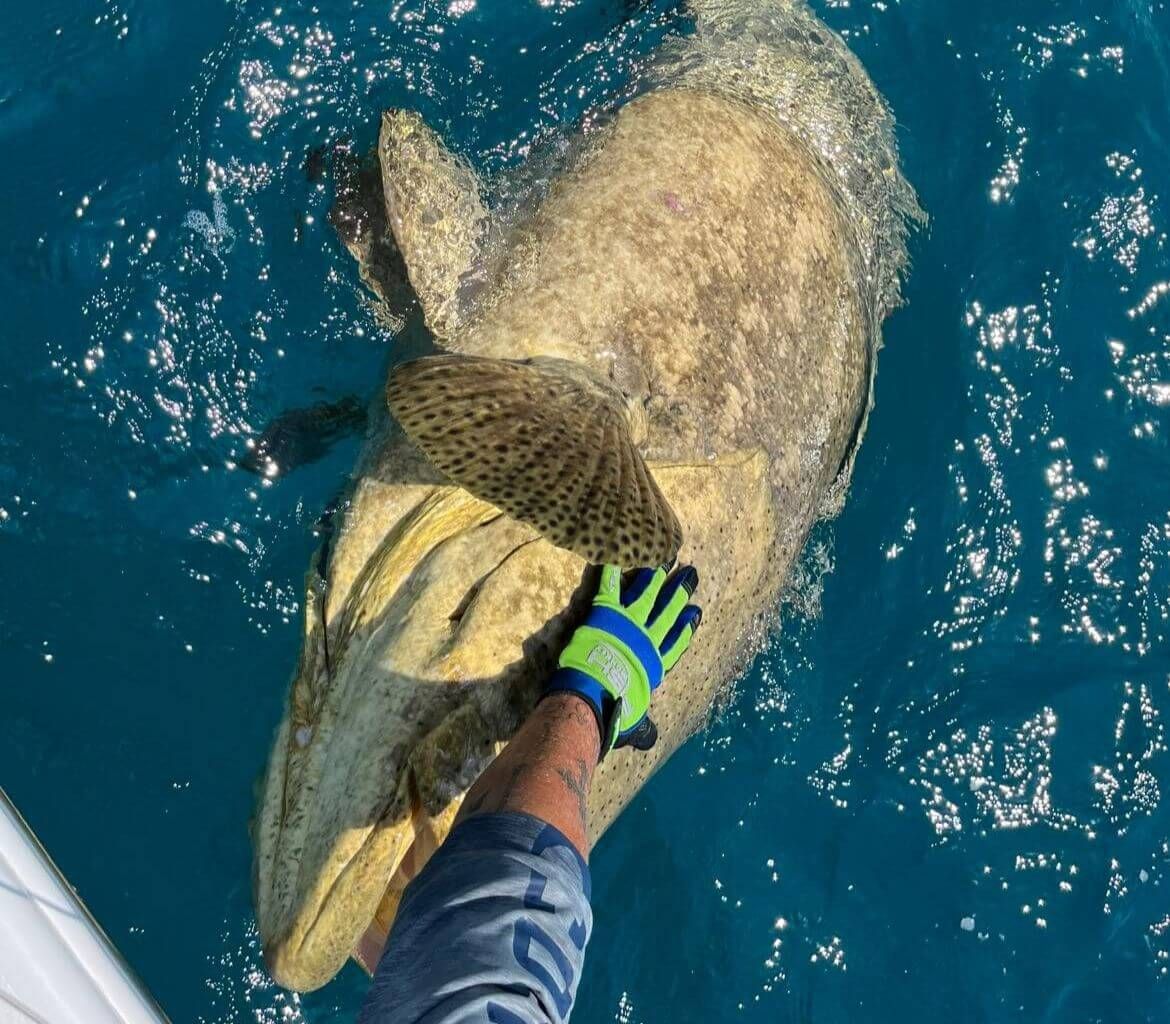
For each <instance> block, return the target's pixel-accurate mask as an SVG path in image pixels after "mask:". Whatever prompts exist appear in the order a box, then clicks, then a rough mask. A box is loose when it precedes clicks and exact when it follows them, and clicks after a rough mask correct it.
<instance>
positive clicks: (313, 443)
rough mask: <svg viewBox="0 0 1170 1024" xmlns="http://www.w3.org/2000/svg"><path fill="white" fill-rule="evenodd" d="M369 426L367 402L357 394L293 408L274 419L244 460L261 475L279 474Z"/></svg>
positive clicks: (241, 460) (318, 455)
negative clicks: (305, 406) (367, 423)
mask: <svg viewBox="0 0 1170 1024" xmlns="http://www.w3.org/2000/svg"><path fill="white" fill-rule="evenodd" d="M365 428H366V403H365V402H363V401H362V400H361V399H359V398H357V397H356V396H354V395H349V396H347V397H346V398H342V399H340V400H338V401H336V402H318V403H317V404H316V405H310V406H308V407H307V408H304V409H290V410H289V411H288V412H285V413H282V414H281V415H280V416H278V417H277V418H276V419H275V420H273V421H272V422H271V423H270V424H269V425H268V426H267V427H266V428H265V430H264V432H263V433H262V434H261V435H260V436H259V437H258V438H257V439H256V442H255V444H254V445H253V446H252V447H251V448H250V449H249V450H248V451H247V452H246V453H245V454H244V456H243V458H241V459H240V466H241V467H242V468H244V469H246V470H248V471H249V472H250V473H256V474H257V475H259V476H277V475H278V474H284V473H287V472H289V471H290V470H293V469H296V468H297V467H298V466H305V465H308V464H309V463H311V462H315V461H316V460H317V459H319V458H321V456H323V455H324V454H325V453H326V452H327V451H329V449H330V448H331V447H332V446H333V445H334V443H335V442H337V441H339V440H341V438H343V437H349V436H352V435H353V434H356V433H358V432H360V431H363V430H365Z"/></svg>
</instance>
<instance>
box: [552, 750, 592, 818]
mask: <svg viewBox="0 0 1170 1024" xmlns="http://www.w3.org/2000/svg"><path fill="white" fill-rule="evenodd" d="M576 767H577V774H576V775H574V774H573V773H572V772H571V771H570V770H569V769H568V768H566V767H563V766H562V767H560V768H558V769H557V774H558V775H559V776H560V777H561V781H562V782H563V783H564V784H565V787H566V788H567V789H568V790H569V792H571V793H572V794H573V795H574V796H575V797H576V798H577V813H578V814H579V815H580V816H581V828H582V830H584V829H585V827H586V823H587V821H588V813H589V776H590V771H589V765H587V764H586V763H585V760H584V758H580V757H578V758H577V759H576Z"/></svg>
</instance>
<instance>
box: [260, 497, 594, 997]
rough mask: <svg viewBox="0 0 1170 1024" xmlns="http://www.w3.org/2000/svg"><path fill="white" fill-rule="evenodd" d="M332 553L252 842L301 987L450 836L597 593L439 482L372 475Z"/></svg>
mask: <svg viewBox="0 0 1170 1024" xmlns="http://www.w3.org/2000/svg"><path fill="white" fill-rule="evenodd" d="M322 560H323V558H322V555H321V554H319V555H318V562H317V566H316V567H315V568H314V569H313V570H311V571H310V573H309V574H308V579H307V585H306V601H305V629H304V637H303V645H302V651H301V656H300V660H299V663H298V666H297V669H296V673H295V675H294V678H293V682H292V686H291V689H290V693H289V699H288V705H287V708H286V712H285V716H284V721H283V722H282V724H281V726H280V728H279V730H278V733H277V736H276V739H275V743H274V746H273V750H272V753H271V755H270V758H269V766H268V772H267V775H266V778H265V782H264V786H263V790H262V794H261V799H260V804H259V808H258V812H257V815H256V821H255V825H254V837H253V838H254V843H255V850H256V857H255V902H256V913H257V921H258V925H259V930H260V938H261V941H262V944H263V948H264V955H265V959H266V962H267V964H268V967H269V970H270V971H271V973H272V975H273V977H274V978H275V979H276V981H277V982H278V983H280V984H282V985H284V986H286V987H288V988H292V989H297V990H301V991H305V990H311V989H314V988H317V987H319V986H321V985H323V984H325V983H326V982H327V981H329V980H330V979H331V978H332V977H333V975H334V974H335V973H336V972H337V971H338V970H339V969H340V968H341V967H342V966H343V964H344V963H345V960H346V958H347V957H348V956H349V955H350V954H351V953H352V952H353V950H354V948H355V946H357V944H358V942H359V940H360V938H361V936H362V934H363V933H364V932H365V930H366V928H367V926H368V925H370V924H371V922H373V921H374V919H375V917H376V915H377V914H378V912H379V907H380V906H383V904H384V903H385V904H387V905H389V906H393V905H394V904H395V903H396V894H398V893H400V892H401V890H402V888H404V887H405V885H406V883H407V882H408V881H409V880H410V878H412V877H413V876H414V874H416V873H417V871H418V870H420V869H421V867H422V865H423V864H424V863H425V861H426V859H427V858H428V857H429V856H430V854H431V853H432V852H433V851H434V849H436V848H437V846H438V845H439V844H440V843H441V842H442V840H443V838H444V837H445V836H446V834H447V832H448V830H449V829H450V827H451V824H452V822H453V820H454V817H455V814H456V812H457V811H458V808H459V805H460V803H461V801H462V799H463V796H464V795H465V793H466V792H467V789H468V788H469V787H470V786H471V784H472V783H473V782H474V780H475V779H476V777H477V776H478V775H479V773H480V772H481V771H482V769H483V768H484V767H485V766H486V765H487V764H488V763H489V762H490V760H491V759H492V758H493V757H494V756H495V754H496V753H497V752H498V751H499V749H501V748H502V745H503V743H504V741H505V740H506V738H507V737H508V736H510V735H511V734H512V732H514V731H515V728H516V726H517V725H518V724H519V722H520V721H521V720H522V719H523V717H524V716H525V715H526V714H527V712H528V710H530V708H531V707H532V705H533V704H534V703H535V701H536V698H537V694H538V690H539V685H540V681H541V680H542V679H544V678H545V677H546V676H547V674H548V673H549V672H550V671H551V669H552V665H553V660H554V657H555V652H556V650H557V649H558V648H559V645H560V643H561V642H563V637H564V634H565V632H566V629H567V624H568V622H569V621H571V619H572V617H574V616H575V615H577V614H579V611H580V610H581V609H582V608H583V606H584V604H585V603H587V600H588V598H587V588H586V587H584V586H583V581H584V580H585V578H586V576H587V575H588V574H587V573H586V566H585V563H584V562H583V561H582V559H580V558H579V557H577V556H576V555H573V554H571V553H570V552H568V551H565V550H562V549H560V548H556V547H554V546H553V545H551V544H550V543H549V542H548V541H546V540H544V539H543V538H541V537H540V535H539V534H538V533H537V532H536V531H535V530H534V529H532V528H531V527H530V526H527V525H525V524H523V523H520V522H518V521H516V520H513V519H511V518H509V517H507V516H505V515H503V514H502V513H501V512H500V511H499V510H498V509H496V508H494V507H493V506H491V505H489V504H487V503H486V502H483V501H480V500H478V499H476V498H474V497H472V496H471V495H470V494H468V493H467V492H466V491H464V490H462V489H460V488H458V487H454V486H450V485H444V484H441V483H437V484H432V483H421V484H416V483H402V482H395V483H387V482H384V480H381V479H378V477H377V475H374V476H369V477H366V478H364V479H363V480H362V481H361V482H360V483H359V484H358V486H357V488H356V490H355V493H354V496H353V499H352V501H351V503H350V507H349V509H348V511H347V513H346V515H345V516H344V522H343V524H342V526H341V528H340V530H339V533H338V536H337V538H336V540H335V542H334V544H333V545H332V550H331V551H330V552H329V553H328V565H327V566H324V565H321V564H320V563H321V561H322ZM574 595H576V599H574ZM391 914H392V911H391Z"/></svg>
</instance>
